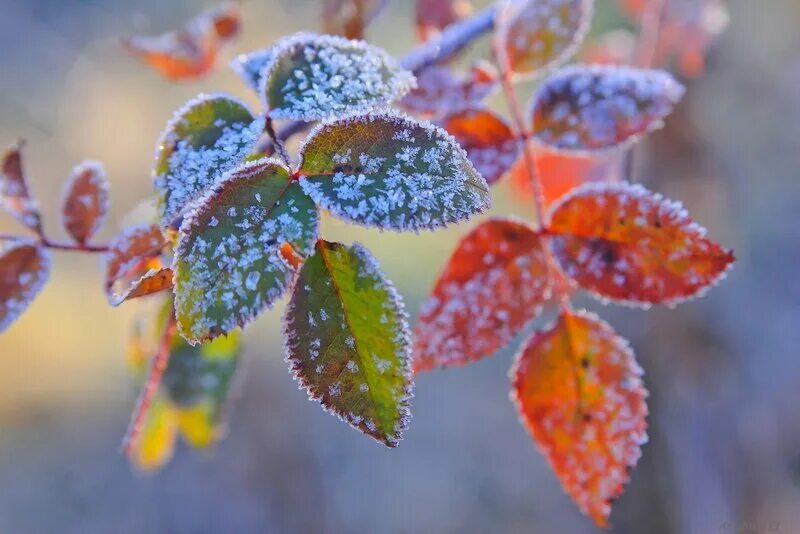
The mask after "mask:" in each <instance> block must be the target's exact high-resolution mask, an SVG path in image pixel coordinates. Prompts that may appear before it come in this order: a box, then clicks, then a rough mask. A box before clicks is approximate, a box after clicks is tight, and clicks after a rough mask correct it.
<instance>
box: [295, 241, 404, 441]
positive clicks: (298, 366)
mask: <svg viewBox="0 0 800 534" xmlns="http://www.w3.org/2000/svg"><path fill="white" fill-rule="evenodd" d="M285 336H286V348H287V360H288V361H289V363H290V365H291V369H292V372H293V374H294V376H295V379H296V380H297V381H298V382H299V384H300V386H301V387H302V388H303V389H305V390H306V391H307V392H308V394H309V396H310V397H311V398H312V399H314V400H318V401H320V402H321V403H322V406H323V407H324V408H325V409H326V410H328V411H330V412H332V413H334V414H336V415H338V416H339V417H340V418H342V419H343V420H344V421H346V422H348V423H349V424H350V425H352V426H353V427H355V428H357V429H359V430H361V431H362V432H364V433H366V434H368V435H369V436H372V437H373V438H375V439H376V440H378V441H379V442H382V443H384V444H385V445H387V446H389V447H395V446H396V445H397V444H398V442H399V441H400V439H401V438H402V433H403V431H404V430H405V428H406V425H407V424H408V420H409V418H410V408H409V407H410V400H411V394H412V383H411V372H410V369H409V358H410V354H409V352H410V340H409V339H410V338H409V332H408V324H407V317H406V313H405V311H404V308H403V302H402V300H401V298H400V296H399V295H398V294H397V293H396V292H395V290H394V287H393V286H392V284H391V283H390V282H389V281H388V280H386V278H385V276H384V275H383V273H382V272H381V271H380V268H379V267H378V265H377V263H376V262H375V260H374V259H373V257H372V256H371V255H370V254H369V252H368V251H367V250H366V249H364V248H363V247H361V246H360V245H353V246H351V247H347V246H345V245H341V244H339V243H329V242H326V241H318V242H317V246H316V252H315V253H314V255H313V256H311V257H310V258H308V260H306V263H305V265H303V268H302V269H301V271H300V279H299V281H298V283H297V285H296V286H295V288H294V293H293V294H292V300H291V302H290V304H289V307H288V309H287V311H286V320H285Z"/></svg>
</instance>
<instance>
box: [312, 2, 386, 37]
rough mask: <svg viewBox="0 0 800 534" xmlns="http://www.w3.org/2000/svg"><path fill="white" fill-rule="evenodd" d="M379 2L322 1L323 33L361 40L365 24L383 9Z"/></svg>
mask: <svg viewBox="0 0 800 534" xmlns="http://www.w3.org/2000/svg"><path fill="white" fill-rule="evenodd" d="M382 4H383V2H381V1H379V0H323V2H322V22H323V26H324V28H325V33H329V34H333V35H342V36H344V37H347V38H348V39H363V38H364V29H365V28H366V26H367V23H368V22H369V21H370V20H371V19H372V18H373V17H374V16H375V15H377V13H378V11H380V9H381V8H382V7H383V5H382Z"/></svg>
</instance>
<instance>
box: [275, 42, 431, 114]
mask: <svg viewBox="0 0 800 534" xmlns="http://www.w3.org/2000/svg"><path fill="white" fill-rule="evenodd" d="M415 83H416V81H415V79H414V75H413V74H411V73H410V72H408V71H406V70H405V69H403V68H402V67H400V66H399V65H398V64H397V62H396V61H395V60H394V59H393V58H392V57H391V56H389V55H388V54H387V53H386V52H384V51H383V50H381V49H380V48H376V47H374V46H372V45H369V44H367V43H365V42H363V41H348V40H347V39H343V38H341V37H334V36H330V35H315V34H311V33H298V34H295V35H292V36H290V37H286V38H284V39H282V40H281V41H279V42H278V43H277V44H276V45H275V47H274V48H273V58H272V61H271V62H270V63H269V64H268V65H267V66H266V67H264V76H263V78H262V80H261V95H262V98H263V100H264V105H265V107H266V108H267V109H268V110H269V115H270V116H271V117H273V118H276V119H297V120H303V121H314V120H320V119H326V118H330V117H335V116H341V115H343V114H347V113H355V112H363V111H368V110H370V109H373V108H375V107H376V106H382V105H385V104H388V103H390V102H392V101H394V100H397V99H399V98H401V97H402V96H403V95H405V94H406V93H407V92H408V91H409V90H410V89H412V88H413V87H414V86H415Z"/></svg>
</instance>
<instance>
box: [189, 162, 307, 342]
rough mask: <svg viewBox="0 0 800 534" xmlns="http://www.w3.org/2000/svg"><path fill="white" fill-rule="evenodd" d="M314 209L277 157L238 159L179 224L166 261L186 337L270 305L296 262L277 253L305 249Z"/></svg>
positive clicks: (216, 330) (223, 329) (221, 329)
mask: <svg viewBox="0 0 800 534" xmlns="http://www.w3.org/2000/svg"><path fill="white" fill-rule="evenodd" d="M318 222H319V215H318V212H317V208H316V206H315V205H314V203H313V202H312V201H311V199H309V198H308V197H307V196H306V195H305V194H304V193H303V191H302V189H301V188H300V186H299V184H298V183H297V180H295V179H294V178H292V177H290V176H289V172H288V170H287V169H286V168H285V167H283V166H282V165H281V164H280V163H279V162H278V161H276V160H272V159H268V158H264V159H260V160H257V161H253V162H249V163H247V164H244V165H242V166H240V167H238V168H236V169H234V170H233V171H231V172H230V173H229V174H227V175H226V176H225V177H224V178H223V179H222V180H220V181H219V182H218V183H217V184H216V185H215V186H214V188H213V189H211V190H210V191H209V192H208V194H207V195H206V196H204V197H203V198H202V199H200V200H199V201H198V202H197V204H196V205H195V207H194V210H193V211H192V212H190V213H189V214H187V216H186V218H185V219H184V221H183V224H182V225H181V228H180V231H179V236H178V246H177V250H176V254H175V258H174V262H173V271H174V272H175V311H176V316H177V320H178V329H179V331H180V333H181V335H183V337H184V338H186V339H187V340H188V341H189V342H190V343H192V344H195V343H197V342H199V341H203V340H206V339H211V338H214V337H217V336H219V335H220V334H223V333H227V332H230V331H231V330H233V329H234V328H236V327H237V326H244V325H245V323H247V322H249V321H250V320H251V319H253V318H255V317H256V316H257V315H258V314H259V313H261V311H263V310H264V309H265V308H267V307H269V306H272V304H274V302H275V301H276V300H277V299H278V298H280V296H281V295H282V294H283V292H284V291H285V290H286V289H287V288H288V287H289V284H290V282H291V281H292V278H293V277H294V275H295V273H296V268H295V267H294V266H293V265H292V264H291V263H290V262H288V261H287V260H286V259H285V258H284V255H283V254H282V253H281V248H282V246H283V245H284V244H288V245H289V246H290V247H291V248H292V249H293V251H294V252H295V253H297V254H300V255H305V254H308V253H310V252H311V250H312V249H313V246H314V240H315V239H316V237H317V230H318V228H317V227H318Z"/></svg>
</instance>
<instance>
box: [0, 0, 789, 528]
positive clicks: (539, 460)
mask: <svg viewBox="0 0 800 534" xmlns="http://www.w3.org/2000/svg"><path fill="white" fill-rule="evenodd" d="M597 3H598V18H597V21H596V24H599V25H610V24H613V23H615V22H619V21H620V20H621V19H620V18H619V15H618V14H616V13H615V11H614V9H613V2H612V0H598V2H597ZM412 4H413V3H412V2H408V1H394V2H392V3H391V5H390V7H389V9H388V10H387V11H386V12H384V13H383V14H382V15H381V17H380V18H379V19H378V20H377V21H376V22H375V24H374V25H373V26H372V27H371V28H370V30H369V32H368V37H369V38H370V39H371V40H372V41H373V42H375V43H376V44H379V45H381V46H384V47H385V48H387V49H388V50H389V51H390V52H391V53H393V54H401V53H403V52H404V51H406V50H408V49H409V48H410V47H412V46H413V45H414V30H413V25H412V20H413V18H412ZM479 4H480V3H479ZM208 5H209V4H207V3H204V2H199V1H188V0H170V1H166V0H143V1H138V2H130V1H122V0H83V1H79V0H0V50H1V51H2V53H0V144H2V145H7V144H10V143H11V142H13V141H14V140H15V139H16V138H17V137H19V136H21V137H24V138H26V139H27V141H28V145H27V148H26V154H27V168H28V173H29V176H30V180H31V181H32V187H33V190H34V192H35V193H36V194H37V195H38V197H39V198H40V199H41V203H42V205H43V209H44V211H45V213H46V214H48V215H46V220H45V223H46V224H47V226H48V229H49V232H50V233H51V234H53V235H59V234H58V232H60V230H59V228H58V219H57V216H56V215H55V214H56V213H57V206H58V199H59V194H60V190H61V183H62V182H63V180H65V179H66V177H67V175H68V174H69V171H70V169H71V167H72V166H73V165H74V164H76V163H78V162H79V161H81V160H82V159H85V158H93V159H98V160H101V161H102V162H103V163H104V164H105V167H106V170H107V172H108V175H109V177H110V180H111V183H112V201H113V212H112V216H111V219H110V220H111V221H112V222H111V223H110V224H109V225H108V227H107V228H106V229H105V230H104V232H103V235H102V236H101V237H100V240H105V239H106V238H109V237H110V236H112V235H113V234H114V233H115V232H116V231H118V230H119V229H120V228H121V227H122V226H123V225H124V222H125V218H126V214H127V213H129V212H130V211H131V210H132V209H134V208H135V207H136V206H137V205H138V204H139V203H140V202H141V201H142V200H144V199H146V198H147V197H148V196H149V195H150V193H151V179H150V170H151V164H152V158H153V148H154V145H155V140H156V138H157V136H158V134H159V132H160V131H161V129H162V128H163V126H164V123H165V122H166V120H167V119H168V118H169V117H170V116H171V114H172V111H173V110H174V109H175V108H177V107H178V106H180V105H181V104H182V103H183V102H184V101H185V100H187V99H189V98H190V97H192V96H194V95H195V94H197V93H199V92H201V91H220V90H221V91H229V92H232V93H234V94H237V95H240V96H242V97H244V98H247V99H249V101H250V102H252V103H253V104H254V105H255V104H256V103H257V102H256V99H255V98H254V97H253V96H252V95H250V94H249V93H248V91H247V89H246V88H245V87H244V85H243V84H242V83H241V82H240V81H239V80H238V78H237V77H236V76H235V74H233V73H232V72H231V71H229V70H228V69H226V68H224V66H222V67H220V68H219V69H218V70H217V71H215V72H214V73H213V74H212V75H211V76H210V77H208V78H207V79H206V80H204V81H202V82H192V83H183V84H173V83H169V82H167V81H165V80H163V79H161V78H159V77H158V76H157V75H156V74H155V73H154V72H152V71H150V70H149V69H147V68H146V67H144V66H143V65H141V64H140V63H138V62H136V61H135V60H134V59H132V58H131V57H129V56H127V55H126V54H124V53H123V51H122V50H121V48H120V46H119V44H118V39H119V38H120V37H121V36H127V35H130V34H132V33H159V32H161V31H164V30H167V29H171V28H176V27H179V26H180V25H181V23H182V22H183V21H185V20H186V19H188V18H189V17H191V16H192V15H194V14H196V13H197V12H199V11H200V10H201V9H203V8H204V7H207V6H208ZM730 7H731V17H732V18H731V27H730V29H729V30H728V32H727V33H725V34H724V35H723V36H722V38H721V39H720V40H719V41H718V43H717V44H716V46H715V47H714V48H713V50H712V53H711V56H710V58H709V70H708V73H707V74H706V76H705V77H703V78H700V79H698V80H696V81H690V82H689V83H688V85H689V91H688V96H687V98H686V99H685V100H684V102H683V103H682V104H681V105H680V107H679V109H678V110H677V111H676V113H675V115H674V116H673V117H672V118H671V119H670V120H669V123H668V126H667V128H666V129H665V130H663V131H661V132H659V133H658V134H656V135H654V136H653V137H652V138H651V140H650V141H649V142H648V143H647V144H646V146H645V147H643V148H642V149H641V150H639V151H638V152H637V175H638V176H639V177H640V179H641V181H642V182H644V183H645V184H647V185H648V186H650V187H652V188H653V189H656V190H659V191H661V192H663V193H664V194H666V195H667V196H669V197H672V198H676V199H680V200H682V201H684V203H685V204H686V205H687V207H688V208H689V210H690V212H691V213H693V214H694V216H695V218H696V219H697V220H698V221H699V222H700V223H701V224H703V225H705V226H707V227H708V228H709V230H710V232H711V234H712V235H713V236H714V237H715V238H716V239H717V240H719V241H720V242H722V243H724V244H726V245H728V246H732V247H733V248H735V250H736V253H737V256H738V258H739V262H738V264H737V265H736V268H735V270H734V271H733V272H732V274H731V276H730V277H729V279H728V280H726V281H725V282H724V283H723V284H722V285H721V286H720V287H718V288H716V289H715V290H713V291H712V292H711V293H710V294H709V295H708V296H707V297H706V298H704V299H702V300H699V301H696V302H692V303H690V304H687V305H684V306H681V307H680V308H678V309H677V310H667V309H654V310H652V311H649V312H647V313H643V312H638V311H632V310H626V309H619V308H607V309H601V310H600V311H601V312H602V314H603V315H604V316H605V317H606V318H607V319H608V320H609V321H610V322H611V323H612V324H613V325H614V326H615V327H616V328H617V329H618V330H619V331H620V332H621V333H622V334H624V335H626V336H628V337H629V338H630V339H631V340H632V343H633V346H634V348H635V350H636V352H637V355H638V357H639V360H640V362H641V364H642V366H643V367H644V369H645V372H646V376H645V380H646V384H647V386H648V388H649V389H650V391H651V398H650V410H651V416H650V418H649V423H650V436H651V438H650V442H649V443H648V444H647V445H646V446H645V447H644V451H643V452H644V456H643V458H642V460H641V461H640V463H639V466H638V467H637V468H636V470H635V471H634V472H633V479H632V482H631V484H630V485H629V487H628V489H627V492H626V494H625V495H624V496H623V497H622V498H621V499H620V500H619V501H618V502H617V504H616V506H615V509H614V513H613V515H612V522H613V524H614V529H613V532H620V533H632V534H647V533H673V532H674V533H690V534H694V533H698V534H705V533H711V532H742V531H748V532H782V533H784V532H785V533H794V532H800V417H798V410H797V407H798V406H800V350H799V349H798V347H800V328H798V325H800V285H799V284H798V283H797V279H798V264H800V216H799V215H798V213H800V180H798V171H799V170H800V33H798V31H797V28H798V26H799V25H800V3H798V2H797V0H768V1H762V2H755V1H753V0H731V2H730ZM320 11H321V9H320V4H319V2H315V1H311V0H293V1H287V0H271V1H270V0H249V1H247V2H245V7H244V31H243V34H242V37H241V38H240V39H239V41H238V42H237V43H236V44H235V46H234V48H233V49H231V50H228V51H227V57H228V58H229V57H232V56H233V55H234V53H238V52H242V51H247V50H250V49H254V48H258V47H263V46H266V45H269V44H270V43H272V42H273V41H274V40H275V39H276V38H277V37H279V36H281V35H284V34H286V33H289V32H292V31H296V30H302V29H311V30H315V29H318V28H320V26H321V25H320V20H319V13H320ZM486 49H487V46H486V39H483V40H482V41H481V42H480V43H479V44H478V45H477V46H476V47H475V48H474V49H473V55H482V54H483V55H485V51H486ZM226 59H227V58H226ZM496 195H497V200H496V205H495V208H494V212H495V213H507V212H509V211H511V212H516V213H521V214H525V213H529V212H530V207H529V206H526V205H524V204H520V203H518V201H517V200H515V199H514V198H513V197H514V196H513V195H512V194H511V193H510V190H509V189H508V186H507V185H503V186H500V187H499V188H498V189H497V191H496ZM473 224H474V223H473ZM15 229H16V227H15V226H14V225H13V222H12V221H10V219H9V218H8V217H5V216H2V219H0V230H1V231H12V230H15ZM466 230H467V227H460V228H454V229H450V230H447V231H444V232H439V233H436V234H424V235H421V236H401V235H394V234H379V233H376V232H369V231H363V230H361V229H356V228H354V227H351V226H347V225H344V224H340V223H335V222H333V221H330V220H326V222H325V232H326V233H327V235H330V236H332V237H334V238H338V239H341V240H344V241H347V242H349V241H354V240H358V241H361V242H363V243H365V244H366V245H368V246H369V247H370V248H371V249H372V250H373V251H374V252H375V253H376V255H377V256H378V258H379V259H380V261H381V262H382V264H383V266H384V268H385V270H386V271H387V273H388V275H389V277H390V278H392V279H393V280H394V281H395V282H396V284H397V285H398V288H399V290H400V292H401V293H402V294H403V295H404V297H405V298H406V302H407V304H408V306H409V309H410V310H412V311H416V310H417V308H418V306H419V302H420V299H421V298H422V297H423V296H424V295H425V293H426V292H427V291H428V289H429V288H430V286H431V284H432V282H433V280H434V279H435V277H436V275H437V273H438V271H439V269H440V268H441V266H442V265H443V263H444V261H445V260H446V258H447V257H448V255H449V252H450V250H452V248H453V246H454V244H455V242H456V240H457V239H458V237H459V236H460V235H462V234H463V233H464V232H465V231H466ZM100 280H101V267H100V262H99V261H98V258H95V257H84V256H79V255H70V254H58V255H57V257H56V258H55V262H54V275H53V279H52V281H51V283H50V284H49V285H48V286H47V288H46V289H45V291H44V293H43V294H42V295H41V296H40V298H39V299H37V301H36V302H35V303H34V305H33V306H32V307H31V308H30V309H29V311H28V312H27V313H26V314H25V315H24V316H23V318H22V319H21V320H20V321H19V322H18V323H16V324H15V325H14V326H13V327H12V328H11V329H10V330H9V331H8V332H7V333H5V334H3V335H2V337H0V532H3V533H29V532H30V533H38V532H63V533H73V532H74V533H95V532H99V533H104V532H115V533H127V532H130V533H134V532H136V533H138V532H177V533H182V532H270V533H272V532H288V533H295V532H301V533H302V532H329V533H350V532H352V533H362V532H363V533H384V532H386V533H394V532H397V533H405V532H424V533H428V532H430V533H440V532H441V533H464V532H542V533H559V534H560V533H565V534H568V533H582V532H593V531H594V528H593V526H592V525H591V522H590V521H589V520H588V519H586V518H584V517H582V516H581V515H580V514H579V513H578V511H577V509H576V508H575V507H574V505H573V504H572V502H571V501H570V500H569V499H568V497H566V495H565V494H564V493H563V492H562V490H561V488H560V485H559V483H558V481H557V480H556V478H555V476H554V475H553V473H552V472H551V471H550V469H549V468H548V466H547V464H546V462H545V460H544V458H543V457H542V456H541V455H540V454H539V453H538V451H537V450H536V448H535V446H534V444H533V443H532V442H531V440H530V439H529V437H528V436H527V434H526V432H525V430H524V429H523V428H522V426H521V425H520V424H519V423H518V421H517V416H516V414H515V411H514V409H513V407H512V405H511V403H510V402H509V401H508V387H509V383H508V378H507V369H508V367H509V365H510V362H511V352H510V351H509V352H506V353H501V354H498V355H496V356H495V357H493V358H490V359H486V360H484V361H482V362H480V363H477V364H475V365H471V366H469V367H467V368H463V369H455V370H450V371H447V372H433V373H429V374H425V375H422V376H420V377H418V379H417V386H416V398H415V400H414V418H413V421H412V425H411V428H410V430H409V432H408V433H407V437H406V439H405V440H404V441H403V443H402V444H401V446H400V447H399V448H398V449H396V450H385V449H384V448H382V447H381V446H379V445H377V444H376V443H374V442H373V441H372V440H370V439H367V438H365V437H364V436H362V435H360V434H358V433H357V432H355V431H353V430H352V429H350V428H349V427H347V426H346V425H344V424H342V423H341V422H339V421H338V420H336V419H335V418H333V417H331V416H330V415H328V414H325V413H324V412H323V411H322V410H321V409H320V408H319V406H317V405H316V404H313V403H310V402H308V401H307V400H306V395H305V394H304V393H303V392H301V391H300V390H298V389H297V386H296V384H295V383H294V382H293V381H292V379H291V378H290V375H289V373H288V372H287V369H286V367H287V366H286V364H285V362H284V361H283V354H282V345H281V340H280V317H281V313H282V309H281V308H282V305H281V306H279V309H276V310H273V311H271V312H269V313H267V314H265V315H264V316H263V317H262V318H261V319H259V320H258V321H257V322H256V323H255V324H253V325H251V326H250V327H249V328H248V329H247V331H246V336H245V340H246V352H245V363H244V366H243V369H242V372H241V373H240V375H239V377H238V378H239V382H238V385H237V388H236V398H235V399H234V402H233V403H232V405H231V407H230V410H229V412H230V415H231V417H230V424H229V431H230V435H229V437H228V438H227V439H226V440H224V441H223V442H222V443H221V444H220V445H219V446H218V447H217V448H216V450H215V451H214V453H213V454H197V453H193V452H191V451H188V450H185V449H184V448H180V449H179V450H178V453H177V455H176V458H175V460H174V461H173V462H172V463H171V464H170V465H168V466H167V467H166V469H164V470H163V472H161V473H159V474H156V475H150V476H142V475H141V474H138V473H136V472H133V471H132V470H131V469H130V467H129V465H128V463H127V461H126V460H125V459H124V458H123V457H122V456H121V455H120V454H119V453H118V450H117V449H118V445H119V440H120V438H121V436H122V434H123V432H124V430H125V426H126V424H127V418H128V415H129V413H130V410H131V408H132V405H133V400H134V396H135V389H134V387H133V385H132V384H131V382H130V379H129V376H128V375H127V373H126V364H125V356H124V339H125V337H126V334H127V331H128V328H129V326H130V322H131V319H132V318H133V317H134V316H136V315H138V314H140V313H142V311H143V310H146V309H147V306H148V305H147V304H146V303H145V304H140V303H130V304H127V305H125V306H123V307H121V308H119V309H114V310H111V309H110V308H109V307H108V306H107V304H106V301H105V298H104V296H103V293H102V290H101V283H100ZM591 306H592V307H594V308H596V309H600V308H602V307H599V306H595V305H591ZM747 529H749V530H747ZM770 529H772V530H770Z"/></svg>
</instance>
